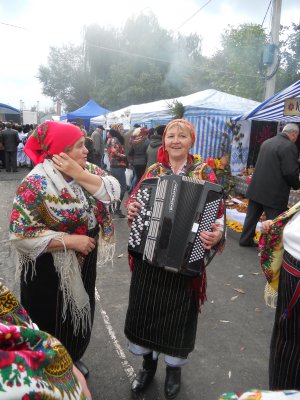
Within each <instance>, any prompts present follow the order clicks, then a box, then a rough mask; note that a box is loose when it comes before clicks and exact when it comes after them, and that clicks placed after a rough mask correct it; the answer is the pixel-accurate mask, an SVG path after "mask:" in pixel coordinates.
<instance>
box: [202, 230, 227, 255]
mask: <svg viewBox="0 0 300 400" xmlns="http://www.w3.org/2000/svg"><path fill="white" fill-rule="evenodd" d="M222 235H223V231H222V230H220V226H219V225H218V224H212V231H211V232H208V231H203V232H201V233H200V239H201V241H202V243H203V247H204V248H205V249H206V250H210V249H211V248H212V247H214V246H215V245H216V244H217V243H219V241H220V240H221V239H222Z"/></svg>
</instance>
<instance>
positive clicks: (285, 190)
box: [240, 124, 300, 246]
mask: <svg viewBox="0 0 300 400" xmlns="http://www.w3.org/2000/svg"><path fill="white" fill-rule="evenodd" d="M298 135H299V127H298V126H297V125H296V124H287V125H285V127H284V128H283V130H282V133H279V134H278V135H277V136H274V137H273V138H271V139H268V140H266V141H265V142H264V143H263V144H262V145H261V148H260V151H259V154H258V159H257V162H256V165H255V171H254V174H253V176H252V179H251V182H250V184H249V187H248V190H247V193H246V197H248V198H249V204H248V209H247V215H246V219H245V223H244V226H243V231H242V234H241V237H240V246H255V243H254V241H253V237H254V234H255V228H256V224H257V222H258V221H259V218H260V217H261V215H262V213H263V212H265V214H266V217H267V219H274V218H276V217H277V216H278V215H279V214H281V213H282V212H283V211H286V210H287V205H288V200H289V194H290V190H291V188H293V189H299V188H300V182H299V165H298V149H297V146H296V145H295V142H296V140H297V137H298Z"/></svg>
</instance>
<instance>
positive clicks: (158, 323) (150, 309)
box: [125, 260, 198, 358]
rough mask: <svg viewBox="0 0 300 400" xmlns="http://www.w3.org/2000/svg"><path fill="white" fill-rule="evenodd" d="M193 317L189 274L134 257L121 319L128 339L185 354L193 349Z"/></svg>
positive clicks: (193, 303)
mask: <svg viewBox="0 0 300 400" xmlns="http://www.w3.org/2000/svg"><path fill="white" fill-rule="evenodd" d="M197 320H198V310H197V307H196V301H195V296H194V294H193V292H192V290H191V278H189V277H187V276H184V275H181V274H176V273H173V272H169V271H165V270H164V269H162V268H158V267H153V266H151V265H149V264H147V263H145V262H143V261H142V260H135V262H134V268H133V272H132V278H131V286H130V293H129V305H128V310H127V315H126V321H125V335H126V337H127V338H128V339H129V340H130V341H131V342H133V343H135V344H138V345H140V346H144V347H147V348H150V349H152V350H155V351H157V352H161V353H164V354H167V355H170V356H173V357H182V358H186V357H187V356H188V354H189V353H190V352H191V351H192V350H193V349H194V345H195V338H196V331H197Z"/></svg>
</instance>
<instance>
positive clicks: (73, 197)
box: [10, 121, 120, 374]
mask: <svg viewBox="0 0 300 400" xmlns="http://www.w3.org/2000/svg"><path fill="white" fill-rule="evenodd" d="M84 140H85V138H84V135H83V133H82V131H81V130H80V129H79V128H78V127H76V126H75V125H72V124H62V123H59V122H53V121H50V122H46V123H44V124H42V125H40V126H39V127H38V128H37V129H36V131H34V132H33V134H32V135H31V136H30V138H29V139H28V141H27V143H26V145H25V149H24V150H25V153H26V154H27V155H28V156H29V157H30V159H31V160H32V162H33V163H34V164H35V167H34V168H33V170H32V171H31V172H30V173H29V174H28V175H27V176H26V178H25V179H24V180H23V181H22V182H21V184H20V185H19V187H18V189H17V193H16V196H15V199H14V203H13V209H12V212H11V219H10V237H11V240H12V243H13V244H14V246H15V248H16V250H17V255H18V267H17V272H18V273H19V274H20V276H21V302H22V304H23V305H24V307H25V308H26V309H27V311H28V313H29V315H30V317H31V318H32V320H33V321H34V322H35V323H37V324H38V325H39V327H40V329H42V330H44V331H47V332H49V333H51V334H52V335H53V336H55V337H57V338H58V339H59V340H60V341H61V342H62V343H63V344H64V346H65V347H66V348H67V350H68V352H69V353H70V355H71V357H72V359H73V362H74V363H77V365H78V368H79V369H81V370H82V371H83V372H84V373H85V374H87V373H88V370H87V369H86V368H85V366H84V365H83V364H82V363H81V362H80V358H81V357H82V355H83V354H84V352H85V350H86V348H87V345H88V343H89V340H90V336H91V329H92V325H93V318H94V310H95V280H96V264H97V259H98V262H105V261H107V260H108V259H112V255H113V250H114V243H113V240H112V239H113V236H114V228H113V225H112V220H111V217H110V215H109V212H108V211H107V205H108V204H110V203H112V202H115V201H117V200H118V199H119V195H120V186H119V183H118V182H117V180H116V179H115V178H113V177H112V176H109V175H107V173H106V172H104V171H103V170H101V169H100V168H98V167H97V166H96V165H94V164H90V163H88V162H87V154H88V150H87V149H86V147H85V145H84Z"/></svg>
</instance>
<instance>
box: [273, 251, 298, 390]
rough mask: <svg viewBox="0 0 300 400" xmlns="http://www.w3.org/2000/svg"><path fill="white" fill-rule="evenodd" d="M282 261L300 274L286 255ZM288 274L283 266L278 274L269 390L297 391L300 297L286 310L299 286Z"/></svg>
mask: <svg viewBox="0 0 300 400" xmlns="http://www.w3.org/2000/svg"><path fill="white" fill-rule="evenodd" d="M283 262H284V263H287V264H288V265H290V266H292V267H293V268H294V269H295V272H296V274H297V273H298V274H300V261H299V260H296V259H295V258H294V257H292V256H291V255H290V254H289V253H287V252H285V253H284V256H283ZM296 274H292V273H290V272H288V271H287V270H286V269H285V268H284V267H283V266H282V267H281V271H280V278H279V288H278V300H277V308H276V314H275V323H274V328H273V334H272V340H271V347H270V361H269V383H270V389H271V390H288V389H296V390H300V298H299V299H298V301H297V302H296V303H295V305H294V306H293V308H292V309H291V313H290V316H289V317H288V316H287V310H288V307H289V305H290V302H291V299H292V298H293V295H294V293H295V291H296V288H297V285H298V284H299V285H300V277H299V276H298V277H297V276H296Z"/></svg>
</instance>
